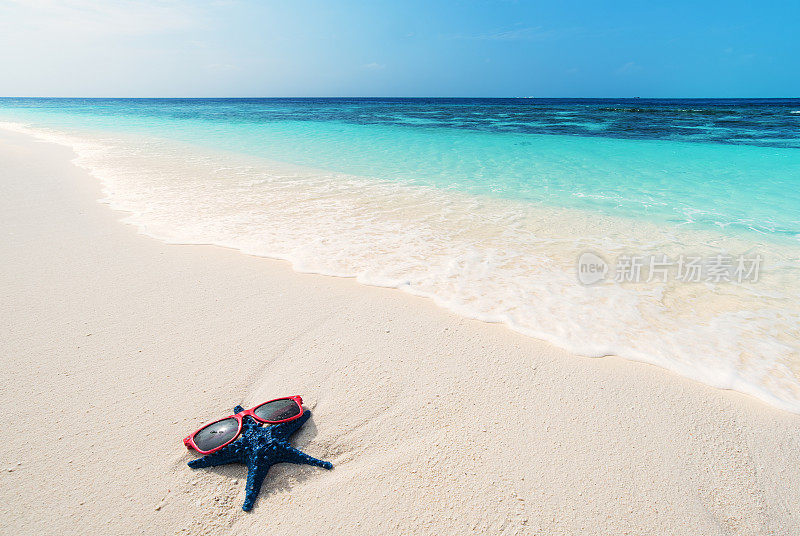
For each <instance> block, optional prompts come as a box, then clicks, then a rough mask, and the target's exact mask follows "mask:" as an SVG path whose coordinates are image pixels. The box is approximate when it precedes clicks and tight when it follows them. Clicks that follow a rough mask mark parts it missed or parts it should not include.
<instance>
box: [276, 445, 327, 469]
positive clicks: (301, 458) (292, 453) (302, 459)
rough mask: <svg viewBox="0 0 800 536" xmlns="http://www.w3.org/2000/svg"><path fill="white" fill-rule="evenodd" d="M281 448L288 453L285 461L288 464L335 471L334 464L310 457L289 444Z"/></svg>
mask: <svg viewBox="0 0 800 536" xmlns="http://www.w3.org/2000/svg"><path fill="white" fill-rule="evenodd" d="M281 448H282V449H283V451H284V452H285V453H286V458H285V461H286V462H287V463H296V464H307V465H314V466H316V467H322V468H323V469H333V464H332V463H331V462H326V461H323V460H319V459H317V458H314V457H313V456H309V455H308V454H306V453H305V452H303V451H301V450H298V449H296V448H294V447H293V446H291V445H289V444H288V443H282V444H281Z"/></svg>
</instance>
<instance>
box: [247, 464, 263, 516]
mask: <svg viewBox="0 0 800 536" xmlns="http://www.w3.org/2000/svg"><path fill="white" fill-rule="evenodd" d="M269 467H270V466H267V467H266V468H265V467H263V466H262V467H257V466H255V465H253V466H250V465H248V467H247V485H246V486H245V489H244V504H243V505H242V510H244V511H245V512H249V511H250V510H252V509H253V505H254V504H255V502H256V498H257V497H258V492H259V491H260V490H261V484H262V483H263V482H264V478H265V477H266V476H267V472H268V471H269Z"/></svg>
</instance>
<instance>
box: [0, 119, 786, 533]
mask: <svg viewBox="0 0 800 536" xmlns="http://www.w3.org/2000/svg"><path fill="white" fill-rule="evenodd" d="M71 158H72V154H71V153H70V152H69V151H68V150H67V149H65V148H63V147H60V146H56V145H51V144H46V143H41V142H35V141H32V140H31V139H28V138H25V137H23V136H21V135H18V134H9V133H0V192H2V195H0V218H2V227H1V229H2V236H3V239H2V241H0V258H1V259H2V269H1V270H0V296H1V297H2V300H1V301H0V329H1V330H2V331H1V332H0V355H1V356H2V362H1V363H0V409H1V410H2V417H3V423H4V426H3V436H4V438H5V442H4V445H3V447H2V448H0V470H2V472H1V473H0V533H2V534H103V535H107V534H137V533H143V534H176V533H179V534H270V535H273V534H299V535H306V534H347V535H350V534H369V535H372V534H465V533H477V534H577V533H581V534H704V535H713V534H747V535H751V534H787V535H789V534H798V533H800V463H799V462H800V433H798V430H800V416H798V415H792V414H789V413H785V412H782V411H779V410H776V409H773V408H771V407H768V406H766V405H764V404H761V403H760V402H757V401H755V400H753V399H750V398H748V397H746V396H743V395H739V394H736V393H732V392H727V391H719V390H715V389H713V388H710V387H706V386H703V385H701V384H698V383H694V382H691V381H689V380H685V379H683V378H681V377H678V376H675V375H673V374H670V373H668V372H665V371H663V370H661V369H658V368H655V367H652V366H648V365H643V364H637V363H630V362H625V361H622V360H619V359H615V358H604V359H587V358H581V357H577V356H573V355H569V354H567V353H565V352H563V351H560V350H558V349H556V348H554V347H552V346H549V345H547V344H544V343H541V342H539V341H536V340H532V339H528V338H525V337H523V336H521V335H517V334H514V333H512V332H510V331H508V330H507V329H505V328H503V327H502V326H499V325H492V324H484V323H481V322H477V321H472V320H466V319H463V318H460V317H457V316H455V315H453V314H450V313H447V312H445V311H443V310H440V309H438V308H437V307H436V306H434V305H433V303H432V302H430V301H428V300H424V299H420V298H415V297H412V296H409V295H406V294H403V293H400V292H397V291H392V290H386V289H378V288H370V287H364V286H360V285H358V284H357V283H356V282H354V281H352V280H347V279H337V278H329V277H322V276H313V275H300V274H296V273H293V272H292V271H291V270H290V269H289V267H288V266H287V265H286V264H284V263H280V262H276V261H271V260H267V259H261V258H255V257H248V256H244V255H242V254H240V253H237V252H235V251H229V250H224V249H221V248H215V247H204V246H171V245H165V244H161V243H159V242H157V241H155V240H152V239H150V238H147V237H144V236H141V235H137V234H136V232H135V230H134V229H133V228H132V227H130V226H126V225H124V224H121V223H118V220H119V218H120V217H121V214H119V213H114V212H112V211H111V210H110V209H108V208H107V207H105V206H103V205H100V204H98V203H97V202H96V201H95V200H96V199H97V198H98V197H99V191H98V190H99V187H98V184H97V182H96V181H95V180H94V179H93V178H92V177H90V176H88V175H86V174H85V173H84V172H83V171H81V170H79V169H78V168H76V167H75V166H73V165H72V164H70V163H69V160H70V159H71ZM289 394H301V395H302V396H303V397H304V399H305V401H306V406H307V408H309V409H310V410H311V411H312V412H313V418H312V420H310V421H309V422H308V423H307V424H306V426H305V427H304V428H303V430H301V432H299V433H298V434H297V435H296V436H295V438H294V441H293V442H294V444H295V445H296V446H298V447H299V448H301V449H302V450H304V451H306V452H308V453H309V454H311V455H313V456H317V457H320V458H323V459H326V460H330V461H332V462H333V463H334V464H335V468H334V469H333V470H332V471H324V470H322V469H317V468H313V467H300V466H293V465H284V466H279V467H277V468H275V469H273V471H272V472H271V473H270V475H269V476H268V477H267V479H266V481H265V483H264V487H263V489H262V492H261V496H260V499H259V501H258V502H257V503H256V507H255V509H254V511H253V512H251V513H249V514H247V513H244V512H242V510H241V503H242V500H243V495H244V491H243V490H244V478H245V470H244V468H243V467H241V466H226V467H223V468H217V469H213V470H198V471H193V470H191V469H189V468H188V467H187V466H186V463H185V462H187V461H188V460H190V459H192V457H193V456H192V455H191V454H189V453H188V452H187V451H186V449H185V448H184V447H183V445H182V443H181V439H182V438H183V437H184V436H185V435H186V434H187V433H189V432H191V431H193V430H194V429H195V428H196V427H197V426H199V425H201V424H203V423H204V422H207V421H209V420H212V419H215V418H219V417H223V416H225V415H227V414H229V413H230V410H231V409H232V407H233V406H234V405H235V404H236V403H239V402H241V403H243V404H244V405H245V406H248V405H253V404H255V403H257V402H260V401H263V400H266V399H268V398H271V397H275V396H282V395H289Z"/></svg>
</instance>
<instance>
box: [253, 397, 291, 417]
mask: <svg viewBox="0 0 800 536" xmlns="http://www.w3.org/2000/svg"><path fill="white" fill-rule="evenodd" d="M302 411H303V410H302V409H301V408H300V406H299V405H298V404H297V402H295V401H294V400H291V399H289V398H283V399H281V400H273V401H272V402H267V403H266V404H261V405H260V406H258V407H257V408H256V409H254V410H253V413H255V414H256V417H258V418H259V419H261V420H262V421H267V422H275V421H282V420H284V419H291V418H292V417H297V416H298V415H300V413H302Z"/></svg>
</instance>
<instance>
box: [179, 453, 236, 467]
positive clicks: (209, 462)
mask: <svg viewBox="0 0 800 536" xmlns="http://www.w3.org/2000/svg"><path fill="white" fill-rule="evenodd" d="M243 461H244V460H243V459H242V455H241V452H240V451H239V450H234V449H230V450H228V449H222V450H220V451H218V452H215V453H214V454H208V455H207V456H203V457H202V458H197V459H196V460H192V461H190V462H189V463H188V465H189V467H191V468H192V469H200V468H202V467H216V466H217V465H225V464H228V463H242V462H243Z"/></svg>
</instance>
